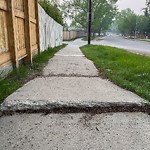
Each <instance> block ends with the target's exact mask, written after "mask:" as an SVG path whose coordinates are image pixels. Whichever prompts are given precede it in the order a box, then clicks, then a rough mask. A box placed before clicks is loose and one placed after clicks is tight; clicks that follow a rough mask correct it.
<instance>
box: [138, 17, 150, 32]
mask: <svg viewBox="0 0 150 150" xmlns="http://www.w3.org/2000/svg"><path fill="white" fill-rule="evenodd" d="M137 31H138V32H139V33H140V34H146V33H147V34H148V33H149V17H146V16H143V15H141V16H138V17H137Z"/></svg>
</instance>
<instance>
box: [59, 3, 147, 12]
mask: <svg viewBox="0 0 150 150" xmlns="http://www.w3.org/2000/svg"><path fill="white" fill-rule="evenodd" d="M62 1H63V0H60V2H62ZM145 4H146V0H118V2H117V5H118V8H119V9H120V10H122V9H126V8H131V9H132V10H134V12H135V13H137V14H143V12H142V8H144V7H145Z"/></svg>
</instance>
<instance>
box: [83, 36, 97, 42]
mask: <svg viewBox="0 0 150 150" xmlns="http://www.w3.org/2000/svg"><path fill="white" fill-rule="evenodd" d="M98 37H100V36H91V40H94V39H96V38H98ZM82 40H83V41H88V37H87V36H86V37H83V38H82Z"/></svg>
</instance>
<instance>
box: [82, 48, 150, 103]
mask: <svg viewBox="0 0 150 150" xmlns="http://www.w3.org/2000/svg"><path fill="white" fill-rule="evenodd" d="M81 50H82V52H83V53H84V54H85V56H86V57H87V58H88V59H90V60H92V61H93V62H94V63H95V65H96V67H97V68H98V69H99V70H100V72H101V73H102V74H103V75H104V76H105V77H106V78H108V79H110V80H111V81H112V82H114V83H115V84H117V85H119V86H120V87H122V88H124V89H127V90H130V91H132V92H134V93H136V94H137V95H139V96H141V97H143V98H145V99H146V100H148V101H150V58H149V57H146V56H141V55H137V54H133V53H130V52H127V51H125V50H122V49H119V48H114V47H109V46H96V45H86V46H83V47H81Z"/></svg>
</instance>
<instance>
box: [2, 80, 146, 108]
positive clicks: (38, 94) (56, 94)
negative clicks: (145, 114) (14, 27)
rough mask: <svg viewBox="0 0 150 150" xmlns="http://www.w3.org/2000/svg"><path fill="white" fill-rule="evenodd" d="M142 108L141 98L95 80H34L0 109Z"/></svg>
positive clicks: (11, 96)
mask: <svg viewBox="0 0 150 150" xmlns="http://www.w3.org/2000/svg"><path fill="white" fill-rule="evenodd" d="M130 104H133V105H135V104H136V105H138V106H142V105H145V104H146V102H145V101H144V99H142V98H140V97H138V96H137V95H135V94H133V93H132V92H129V91H127V90H124V89H121V88H120V87H118V86H116V85H114V84H113V83H111V82H110V81H108V80H104V79H100V78H99V77H94V78H87V77H46V78H36V79H34V80H32V81H30V82H29V83H27V84H26V85H24V86H23V87H22V88H20V89H18V90H17V91H16V92H14V93H13V94H12V95H10V96H9V97H8V98H6V100H5V101H4V103H3V104H2V105H1V110H2V111H5V110H11V111H17V110H28V109H29V110H30V109H32V110H39V109H45V110H49V109H52V108H55V107H56V108H59V107H94V106H103V107H106V106H107V107H108V106H110V105H119V106H120V105H123V106H124V105H130Z"/></svg>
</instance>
